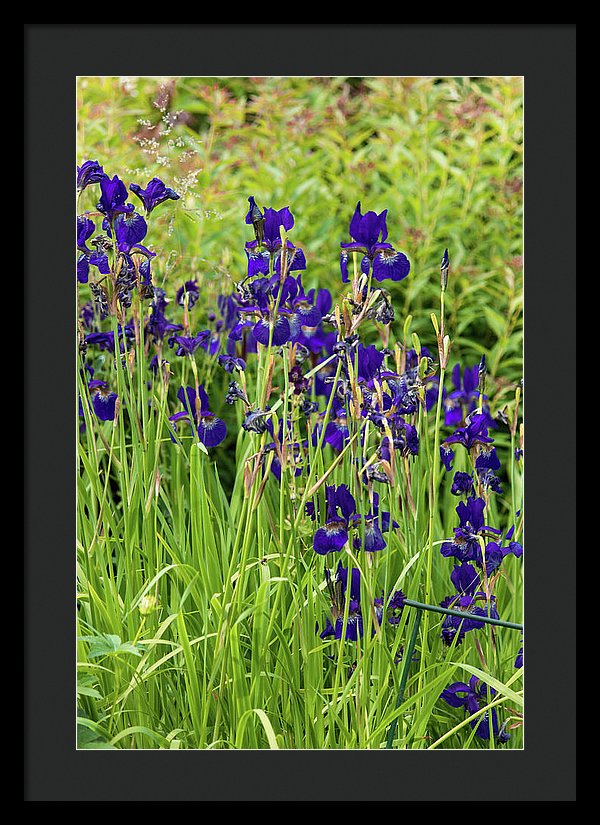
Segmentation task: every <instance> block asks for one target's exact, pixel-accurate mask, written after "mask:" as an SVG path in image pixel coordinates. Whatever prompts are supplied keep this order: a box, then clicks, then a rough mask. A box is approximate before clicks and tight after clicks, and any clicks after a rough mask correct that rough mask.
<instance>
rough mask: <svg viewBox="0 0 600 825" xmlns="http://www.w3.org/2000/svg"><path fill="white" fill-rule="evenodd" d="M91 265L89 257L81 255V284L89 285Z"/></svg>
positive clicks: (79, 268)
mask: <svg viewBox="0 0 600 825" xmlns="http://www.w3.org/2000/svg"><path fill="white" fill-rule="evenodd" d="M89 271H90V263H89V259H88V256H87V255H80V256H79V258H78V259H77V280H78V281H79V283H80V284H87V282H88V274H89Z"/></svg>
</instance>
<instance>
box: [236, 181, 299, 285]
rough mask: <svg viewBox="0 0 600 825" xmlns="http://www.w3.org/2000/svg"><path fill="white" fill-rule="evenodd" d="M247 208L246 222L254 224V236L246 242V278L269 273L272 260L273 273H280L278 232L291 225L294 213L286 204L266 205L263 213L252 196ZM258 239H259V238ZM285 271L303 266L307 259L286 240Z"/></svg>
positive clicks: (279, 240)
mask: <svg viewBox="0 0 600 825" xmlns="http://www.w3.org/2000/svg"><path fill="white" fill-rule="evenodd" d="M248 200H249V202H250V209H249V210H248V213H247V215H246V223H247V224H252V225H253V226H254V230H255V235H256V238H255V240H253V241H248V242H247V243H246V246H245V249H246V255H247V256H248V277H251V276H253V275H258V274H263V275H268V274H269V270H270V265H271V262H273V264H274V269H275V272H276V273H277V274H278V275H279V273H280V271H281V255H282V248H281V235H280V229H281V228H282V227H283V229H285V230H286V232H287V231H289V230H290V229H291V228H292V227H293V226H294V216H293V215H292V213H291V212H290V210H289V207H287V206H285V207H284V208H283V209H271V208H270V207H267V208H265V210H264V213H260V210H259V209H258V207H257V206H256V203H255V202H254V198H252V197H251V198H248ZM259 238H260V240H259ZM286 247H287V248H286V257H287V261H286V262H287V270H286V271H287V272H292V271H297V270H301V269H306V258H305V255H304V252H303V251H302V250H301V249H298V248H297V247H295V246H294V244H293V243H291V242H290V241H286Z"/></svg>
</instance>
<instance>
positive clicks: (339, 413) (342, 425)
mask: <svg viewBox="0 0 600 825" xmlns="http://www.w3.org/2000/svg"><path fill="white" fill-rule="evenodd" d="M319 429H320V428H319ZM319 429H318V428H315V430H314V433H313V440H314V443H315V445H316V444H317V443H318V442H317V438H318V433H319ZM349 437H350V430H349V429H348V413H347V412H346V407H345V406H344V405H343V404H342V403H341V401H338V399H337V398H334V399H333V401H332V403H331V410H330V413H329V420H328V421H327V424H326V426H325V438H324V441H325V443H326V444H329V445H330V446H331V447H333V449H334V450H337V451H338V452H339V451H340V450H343V449H344V445H345V444H346V442H347V441H348V438H349Z"/></svg>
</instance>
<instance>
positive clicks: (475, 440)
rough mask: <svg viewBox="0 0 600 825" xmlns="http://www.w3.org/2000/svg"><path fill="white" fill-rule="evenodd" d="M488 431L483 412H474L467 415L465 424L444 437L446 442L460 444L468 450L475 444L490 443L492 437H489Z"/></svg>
mask: <svg viewBox="0 0 600 825" xmlns="http://www.w3.org/2000/svg"><path fill="white" fill-rule="evenodd" d="M487 432H488V420H487V416H486V415H484V414H483V413H475V414H473V415H468V416H467V418H466V426H465V427H459V428H458V429H457V430H455V431H454V432H453V433H452V435H449V436H448V438H445V439H444V445H446V444H462V445H463V447H465V448H466V449H467V450H470V449H471V448H472V447H474V446H475V444H491V443H492V442H493V440H494V439H493V438H490V437H489V436H488V434H487Z"/></svg>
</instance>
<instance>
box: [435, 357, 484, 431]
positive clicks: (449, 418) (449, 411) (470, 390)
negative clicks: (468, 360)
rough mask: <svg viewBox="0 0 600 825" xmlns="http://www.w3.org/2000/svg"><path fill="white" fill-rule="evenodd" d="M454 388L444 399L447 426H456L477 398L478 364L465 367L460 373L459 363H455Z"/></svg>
mask: <svg viewBox="0 0 600 825" xmlns="http://www.w3.org/2000/svg"><path fill="white" fill-rule="evenodd" d="M452 384H453V386H454V390H452V392H449V393H448V394H447V396H446V398H445V401H444V407H445V419H444V423H445V424H446V426H447V427H456V426H457V425H458V424H460V423H461V421H462V420H463V418H464V414H465V412H464V411H465V410H466V411H467V412H470V411H471V409H472V408H473V406H474V405H476V404H477V402H478V400H479V393H478V391H477V389H478V385H479V364H475V366H473V367H465V368H464V370H463V371H462V375H461V365H460V364H455V365H454V368H453V370H452Z"/></svg>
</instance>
